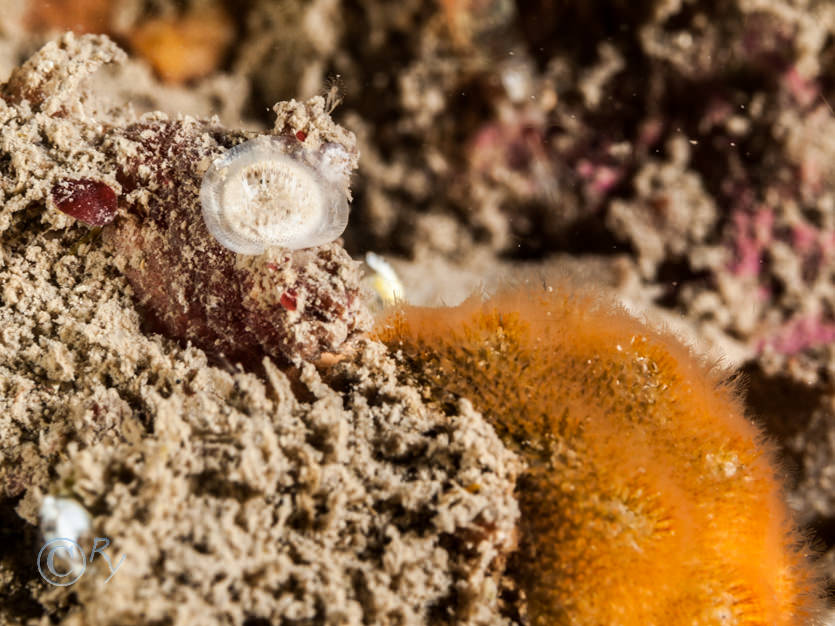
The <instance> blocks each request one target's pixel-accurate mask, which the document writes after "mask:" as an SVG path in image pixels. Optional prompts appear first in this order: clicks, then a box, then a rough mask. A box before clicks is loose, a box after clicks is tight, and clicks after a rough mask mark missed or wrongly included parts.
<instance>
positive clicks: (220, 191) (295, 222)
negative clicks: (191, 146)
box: [200, 136, 348, 254]
mask: <svg viewBox="0 0 835 626" xmlns="http://www.w3.org/2000/svg"><path fill="white" fill-rule="evenodd" d="M295 141H296V140H295V139H291V138H286V137H276V136H262V137H257V138H255V139H251V140H250V141H246V142H244V143H242V144H240V145H237V146H235V147H234V148H232V149H230V150H228V151H227V152H226V153H225V154H224V155H223V156H221V157H220V158H219V159H217V160H216V161H215V162H214V163H212V165H211V166H210V167H209V169H208V170H207V171H206V174H205V175H204V176H203V183H202V186H201V187H200V202H201V204H202V206H203V219H204V220H205V222H206V227H207V228H208V229H209V232H210V233H211V234H212V236H213V237H214V238H215V239H217V240H218V242H220V243H221V245H223V246H224V247H226V248H229V249H230V250H232V251H234V252H238V253H239V254H261V253H262V252H264V250H266V249H267V248H270V247H273V246H276V247H282V248H290V249H293V250H298V249H300V248H310V247H312V246H319V245H322V244H325V243H329V242H331V241H333V240H334V239H336V238H337V237H339V236H340V235H341V234H342V232H343V231H344V230H345V227H346V226H347V225H348V200H347V198H346V192H345V190H344V189H343V188H342V187H341V186H340V184H339V179H338V177H335V176H333V175H332V173H331V172H323V171H320V168H321V167H327V166H328V164H329V160H328V159H322V158H321V154H322V153H323V152H322V151H320V152H319V153H313V154H311V153H309V152H306V151H305V150H304V149H303V148H301V147H300V146H298V145H294V144H293V143H292V142H295ZM329 147H330V148H331V150H333V149H337V150H342V148H341V147H339V146H335V144H334V145H333V146H329ZM327 152H328V151H324V153H327Z"/></svg>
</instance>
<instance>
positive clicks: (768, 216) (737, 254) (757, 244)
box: [730, 208, 774, 278]
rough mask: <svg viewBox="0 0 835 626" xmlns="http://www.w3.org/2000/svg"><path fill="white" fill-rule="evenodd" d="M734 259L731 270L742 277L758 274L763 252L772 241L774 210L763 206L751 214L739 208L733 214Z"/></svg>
mask: <svg viewBox="0 0 835 626" xmlns="http://www.w3.org/2000/svg"><path fill="white" fill-rule="evenodd" d="M732 223H733V230H734V237H733V242H732V248H733V255H734V260H733V262H732V263H731V267H730V270H731V272H732V273H733V274H735V275H737V276H738V277H740V278H744V277H752V276H757V275H758V274H759V273H760V266H761V264H762V261H763V254H764V252H765V250H766V249H767V248H768V245H769V243H770V242H771V241H772V237H773V229H774V212H773V211H772V210H771V209H767V208H762V209H760V210H759V211H756V212H755V213H753V214H751V213H749V212H748V211H743V210H738V211H736V212H734V213H733V216H732Z"/></svg>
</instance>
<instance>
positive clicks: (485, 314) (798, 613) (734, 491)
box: [377, 288, 816, 626]
mask: <svg viewBox="0 0 835 626" xmlns="http://www.w3.org/2000/svg"><path fill="white" fill-rule="evenodd" d="M377 335H378V337H379V338H380V339H382V340H383V341H384V342H385V343H387V344H388V345H389V346H390V348H392V349H393V350H400V351H402V355H403V359H404V361H405V363H406V364H407V365H408V366H409V370H410V371H411V372H413V373H414V374H415V375H417V377H418V380H419V381H422V382H423V383H424V384H426V389H427V391H428V392H429V393H430V394H431V395H432V396H433V397H434V398H435V399H438V400H441V401H444V400H449V399H452V398H454V397H456V396H463V397H466V398H469V399H470V400H471V401H472V402H473V403H474V405H475V406H476V408H478V409H479V410H480V411H482V412H483V413H484V415H485V416H486V417H487V418H488V419H489V420H490V421H491V422H492V423H493V425H494V427H495V428H496V430H497V432H498V433H499V435H500V436H501V437H502V438H503V439H504V441H505V442H506V443H507V444H508V445H509V446H511V447H512V448H513V449H515V450H516V451H517V452H519V453H520V454H521V456H522V457H523V458H524V459H525V460H526V461H527V463H528V464H529V469H528V471H527V472H526V473H525V474H524V476H523V478H522V479H521V481H520V483H519V485H518V488H517V490H518V496H519V500H520V506H521V509H522V519H521V522H520V530H521V535H522V536H521V544H520V551H519V554H518V558H516V559H515V566H514V569H515V571H513V572H512V574H513V575H514V576H516V577H518V580H519V583H520V585H521V587H522V589H524V591H525V594H526V596H527V605H528V612H529V615H530V617H531V621H532V623H533V624H536V625H545V624H547V625H549V626H550V625H553V624H572V625H575V624H576V625H606V626H617V625H624V626H632V625H636V626H637V625H640V626H651V625H657V626H676V625H679V624H681V625H684V624H687V626H701V625H708V624H710V625H714V624H735V625H738V626H741V625H754V624H756V625H762V626H765V625H768V626H780V625H797V624H804V623H806V620H807V619H808V618H809V616H810V614H811V612H812V606H813V605H814V604H815V595H816V594H815V591H816V583H815V579H814V576H813V575H812V572H811V566H810V565H808V564H807V562H806V555H805V554H804V547H803V545H802V542H800V541H799V537H798V536H797V535H796V534H794V531H793V529H792V526H791V522H790V519H789V515H788V512H787V509H786V506H785V504H784V502H783V500H782V497H781V491H780V485H779V481H778V479H777V475H776V470H775V463H774V452H773V450H772V449H771V447H770V446H769V445H768V444H767V443H766V442H764V441H763V438H762V436H761V434H760V432H759V431H758V430H757V428H756V427H755V426H754V425H753V424H751V423H750V422H748V421H747V420H746V419H745V418H744V417H743V411H742V408H741V405H740V402H739V400H738V399H737V397H736V394H735V393H734V391H733V390H732V389H730V388H728V387H726V386H723V385H721V384H720V383H719V380H718V378H717V375H716V374H713V373H710V372H709V371H708V370H707V368H705V367H704V366H703V365H702V364H700V363H698V362H697V361H696V360H695V359H694V358H693V357H692V356H691V355H690V353H689V351H688V350H687V349H686V348H685V347H683V346H681V345H680V344H679V343H678V341H676V340H675V339H674V338H673V337H671V336H669V335H665V334H662V333H660V332H656V331H653V330H652V329H650V328H648V327H647V326H644V325H642V324H641V323H639V322H638V321H637V320H635V319H633V318H631V317H629V316H628V315H627V314H626V313H625V312H623V311H621V310H620V309H619V308H618V307H617V306H614V305H612V304H608V303H606V302H605V300H603V299H601V298H599V297H597V296H595V295H593V294H585V295H584V294H578V293H577V292H576V291H574V290H568V289H554V288H551V289H549V290H517V291H513V292H509V293H504V294H502V295H499V296H498V297H494V298H492V299H490V300H488V301H486V302H481V301H480V300H478V299H470V300H469V301H467V302H466V303H464V304H463V305H461V306H459V307H456V308H451V309H421V308H409V307H405V308H402V309H399V310H398V311H396V312H395V313H393V314H392V315H390V316H389V317H388V319H386V320H385V321H383V322H381V323H380V324H379V326H378V329H377Z"/></svg>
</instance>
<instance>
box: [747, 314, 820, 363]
mask: <svg viewBox="0 0 835 626" xmlns="http://www.w3.org/2000/svg"><path fill="white" fill-rule="evenodd" d="M833 341H835V322H832V321H825V320H823V319H821V317H820V316H810V317H800V318H796V319H793V320H790V321H789V322H788V323H786V324H784V325H783V326H782V327H780V328H778V329H777V330H776V332H773V333H772V334H771V335H770V336H769V337H766V338H762V339H760V340H759V342H758V343H757V352H764V351H765V350H773V351H774V352H777V353H779V354H785V355H792V354H797V353H799V352H802V351H804V350H806V349H808V348H814V347H817V346H821V345H824V344H827V343H831V342H833Z"/></svg>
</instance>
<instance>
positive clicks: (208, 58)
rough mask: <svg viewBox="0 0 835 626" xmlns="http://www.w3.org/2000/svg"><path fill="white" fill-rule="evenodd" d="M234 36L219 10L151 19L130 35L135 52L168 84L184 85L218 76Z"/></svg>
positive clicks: (230, 22)
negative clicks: (216, 72) (213, 74)
mask: <svg viewBox="0 0 835 626" xmlns="http://www.w3.org/2000/svg"><path fill="white" fill-rule="evenodd" d="M234 35H235V27H234V24H233V22H232V19H231V18H230V16H229V15H228V14H227V13H226V12H225V11H223V10H221V9H220V8H214V9H210V10H207V11H201V12H200V13H199V14H198V13H190V14H186V15H182V16H177V17H174V18H158V19H152V20H149V21H147V22H144V23H142V24H141V25H139V26H138V27H137V28H136V29H135V30H133V31H132V32H131V33H129V35H128V40H129V42H130V45H131V48H132V49H133V51H134V52H135V53H136V54H137V55H139V56H140V57H142V58H144V59H145V60H146V61H148V63H150V64H151V66H152V67H153V68H154V70H155V71H156V73H157V74H158V75H159V76H160V78H162V79H163V80H165V81H166V82H169V83H184V82H186V81H189V80H193V79H196V78H202V77H204V76H207V75H209V74H211V73H212V72H215V71H216V70H217V69H218V68H219V67H220V64H221V62H222V61H223V58H224V56H225V55H226V51H227V50H228V48H229V45H230V44H231V43H232V39H233V38H234Z"/></svg>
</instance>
